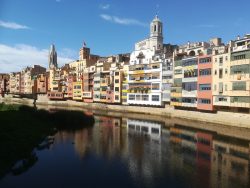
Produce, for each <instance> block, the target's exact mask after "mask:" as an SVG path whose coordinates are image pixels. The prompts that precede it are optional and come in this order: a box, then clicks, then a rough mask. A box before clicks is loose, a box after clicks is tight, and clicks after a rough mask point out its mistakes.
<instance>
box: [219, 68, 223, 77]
mask: <svg viewBox="0 0 250 188" xmlns="http://www.w3.org/2000/svg"><path fill="white" fill-rule="evenodd" d="M222 77H223V69H219V78H222Z"/></svg>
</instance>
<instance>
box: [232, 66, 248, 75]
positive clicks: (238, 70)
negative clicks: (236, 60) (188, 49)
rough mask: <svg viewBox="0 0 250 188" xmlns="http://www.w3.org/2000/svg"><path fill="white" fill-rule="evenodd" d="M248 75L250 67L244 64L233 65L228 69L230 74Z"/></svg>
mask: <svg viewBox="0 0 250 188" xmlns="http://www.w3.org/2000/svg"><path fill="white" fill-rule="evenodd" d="M239 73H243V74H249V73H250V65H249V64H244V65H235V66H231V68H230V74H239Z"/></svg>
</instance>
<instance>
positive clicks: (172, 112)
mask: <svg viewBox="0 0 250 188" xmlns="http://www.w3.org/2000/svg"><path fill="white" fill-rule="evenodd" d="M0 102H6V103H20V104H29V105H32V104H33V102H34V101H33V100H32V99H20V98H12V97H5V98H0ZM36 105H44V106H50V105H51V106H60V107H81V108H85V109H91V110H102V111H113V112H121V113H137V114H148V115H156V116H162V117H166V118H180V119H184V120H185V119H186V120H192V121H199V122H204V123H213V124H214V123H215V124H221V125H226V126H234V127H241V128H250V114H241V113H234V112H222V111H218V112H217V113H204V112H198V111H186V110H177V109H174V108H173V107H171V106H166V107H165V108H156V107H140V106H124V105H111V104H102V103H84V102H77V101H71V100H69V101H49V100H43V99H42V98H41V99H39V98H38V100H37V101H36Z"/></svg>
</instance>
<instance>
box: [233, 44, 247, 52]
mask: <svg viewBox="0 0 250 188" xmlns="http://www.w3.org/2000/svg"><path fill="white" fill-rule="evenodd" d="M248 49H250V44H248V45H243V46H235V47H233V52H239V51H244V50H248Z"/></svg>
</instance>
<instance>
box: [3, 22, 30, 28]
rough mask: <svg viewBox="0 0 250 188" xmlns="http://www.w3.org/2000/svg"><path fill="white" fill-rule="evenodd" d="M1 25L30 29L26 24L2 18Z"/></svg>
mask: <svg viewBox="0 0 250 188" xmlns="http://www.w3.org/2000/svg"><path fill="white" fill-rule="evenodd" d="M0 27H4V28H8V29H30V28H29V27H28V26H26V25H21V24H18V23H15V22H5V21H2V20H0Z"/></svg>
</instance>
